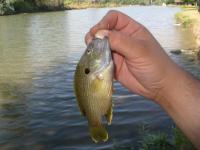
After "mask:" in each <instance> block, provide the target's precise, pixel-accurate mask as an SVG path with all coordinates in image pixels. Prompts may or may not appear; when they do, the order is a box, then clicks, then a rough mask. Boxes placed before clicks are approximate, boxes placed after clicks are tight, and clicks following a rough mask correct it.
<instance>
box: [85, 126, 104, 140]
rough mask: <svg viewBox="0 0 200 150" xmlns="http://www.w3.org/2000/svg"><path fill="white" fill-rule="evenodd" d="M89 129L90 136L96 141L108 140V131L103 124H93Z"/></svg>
mask: <svg viewBox="0 0 200 150" xmlns="http://www.w3.org/2000/svg"><path fill="white" fill-rule="evenodd" d="M89 130H90V136H91V138H92V140H93V141H94V142H95V143H97V142H99V141H103V142H106V141H107V140H108V132H107V131H106V129H105V128H104V127H103V126H102V125H98V126H91V127H90V129H89Z"/></svg>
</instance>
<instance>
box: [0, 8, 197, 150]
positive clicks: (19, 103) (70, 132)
mask: <svg viewBox="0 0 200 150" xmlns="http://www.w3.org/2000/svg"><path fill="white" fill-rule="evenodd" d="M116 9H119V10H121V11H123V12H124V13H126V14H128V15H130V16H131V17H133V18H134V19H136V20H137V21H140V22H141V23H142V24H144V25H145V26H146V27H147V28H148V29H150V30H151V32H152V33H153V35H154V36H155V37H156V38H157V39H158V40H159V42H160V43H161V44H162V46H163V47H164V48H165V49H166V51H167V52H168V51H169V50H171V49H180V48H191V47H193V46H194V41H193V39H192V38H191V34H190V33H189V32H188V31H187V30H183V29H181V28H179V27H177V26H174V25H173V24H174V23H175V21H174V19H173V16H174V14H175V13H176V12H177V11H179V9H178V8H170V7H166V8H163V7H156V6H151V7H141V6H140V7H139V6H134V7H121V8H116ZM108 10H109V9H107V8H103V9H86V10H72V11H64V12H51V13H34V14H20V15H16V16H6V17H0V149H6V150H7V149H34V150H35V149H37V150H40V149H42V150H43V149H59V150H60V149H65V150H66V149H70V150H74V149H86V150H88V149H110V148H111V147H112V145H113V141H117V142H119V143H120V144H126V143H127V144H136V140H137V139H138V136H137V135H138V126H139V125H140V124H142V123H144V122H148V123H150V125H151V127H152V130H153V131H158V130H165V131H169V129H170V128H171V126H172V124H173V123H172V122H171V120H170V119H169V118H168V116H167V115H166V114H165V113H164V112H163V111H162V110H161V109H160V108H159V107H158V106H157V105H156V104H154V103H152V102H151V101H148V100H145V99H144V98H143V97H140V96H138V95H135V94H132V93H130V92H129V91H127V90H126V89H124V88H123V87H122V86H121V85H120V84H119V83H117V82H115V83H114V87H115V92H114V95H113V101H114V104H115V107H114V118H113V124H112V125H111V126H109V127H108V130H109V133H110V139H109V141H108V142H107V143H104V144H102V143H100V144H94V143H93V142H92V141H91V140H90V138H89V133H88V127H87V122H86V120H85V119H84V118H83V117H82V116H81V115H80V112H79V110H78V108H77V105H76V102H75V97H74V94H73V73H74V69H75V66H76V64H77V62H78V60H79V58H80V56H81V54H82V53H83V51H84V49H85V44H84V35H85V33H86V32H87V31H88V30H89V28H90V27H91V26H92V25H94V24H95V23H96V22H97V21H98V20H99V19H100V18H101V17H102V16H103V15H105V14H106V12H107V11H108ZM170 57H172V59H174V60H175V61H176V62H177V63H178V64H179V65H181V66H183V67H184V68H185V69H186V70H188V71H190V72H192V73H193V74H194V75H195V76H199V73H200V71H199V68H198V67H197V65H196V64H195V63H194V62H189V61H187V59H184V57H183V56H175V55H170Z"/></svg>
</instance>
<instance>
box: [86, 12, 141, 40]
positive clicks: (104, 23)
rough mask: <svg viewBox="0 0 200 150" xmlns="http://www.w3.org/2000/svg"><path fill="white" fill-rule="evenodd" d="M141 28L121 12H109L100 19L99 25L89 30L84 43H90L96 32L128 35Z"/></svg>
mask: <svg viewBox="0 0 200 150" xmlns="http://www.w3.org/2000/svg"><path fill="white" fill-rule="evenodd" d="M141 26H142V25H141V24H139V23H138V22H137V21H135V20H133V19H132V18H130V17H129V16H127V15H125V14H123V13H122V12H119V11H116V10H111V11H109V12H108V13H107V14H106V15H105V16H104V17H103V18H102V19H101V21H100V22H99V23H97V24H96V25H95V26H94V27H92V28H91V29H90V31H89V32H88V33H87V35H86V37H85V41H86V43H88V42H87V41H90V40H91V38H92V37H94V35H95V33H96V32H97V31H98V30H104V29H105V30H117V31H121V32H122V33H125V34H128V35H130V34H131V33H133V32H135V31H136V30H137V29H138V28H139V27H141Z"/></svg>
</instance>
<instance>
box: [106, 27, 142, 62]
mask: <svg viewBox="0 0 200 150" xmlns="http://www.w3.org/2000/svg"><path fill="white" fill-rule="evenodd" d="M108 39H109V44H110V47H111V49H112V50H113V51H115V52H117V53H119V54H121V55H122V56H124V57H126V58H133V57H138V56H142V55H143V53H144V51H145V43H144V41H142V40H139V39H136V38H134V37H131V36H129V35H125V34H123V33H121V32H118V31H114V30H111V31H109V33H108Z"/></svg>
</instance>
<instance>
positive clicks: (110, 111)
mask: <svg viewBox="0 0 200 150" xmlns="http://www.w3.org/2000/svg"><path fill="white" fill-rule="evenodd" d="M112 111H113V109H112V104H111V106H110V107H109V109H108V111H107V113H106V114H105V117H106V120H107V121H108V125H111V122H112Z"/></svg>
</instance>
